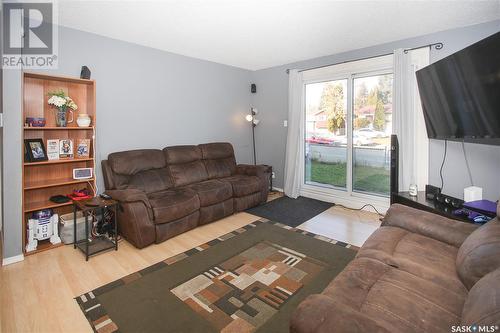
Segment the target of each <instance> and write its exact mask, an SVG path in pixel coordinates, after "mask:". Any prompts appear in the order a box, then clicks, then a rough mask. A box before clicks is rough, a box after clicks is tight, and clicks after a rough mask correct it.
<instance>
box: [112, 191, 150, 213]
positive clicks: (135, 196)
mask: <svg viewBox="0 0 500 333" xmlns="http://www.w3.org/2000/svg"><path fill="white" fill-rule="evenodd" d="M105 193H106V194H107V195H109V196H111V198H113V199H114V200H117V201H120V202H143V203H144V204H145V205H146V207H148V208H151V204H150V203H149V199H148V196H147V195H146V193H144V192H143V191H141V190H138V189H135V188H127V189H123V190H106V191H105Z"/></svg>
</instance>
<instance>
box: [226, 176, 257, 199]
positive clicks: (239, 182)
mask: <svg viewBox="0 0 500 333" xmlns="http://www.w3.org/2000/svg"><path fill="white" fill-rule="evenodd" d="M220 180H221V181H224V182H228V183H230V184H231V186H232V188H233V196H234V197H238V198H239V197H244V196H246V195H249V194H253V193H256V192H260V190H261V189H262V187H261V181H260V179H259V178H258V177H256V176H245V175H235V176H231V177H226V178H221V179H220Z"/></svg>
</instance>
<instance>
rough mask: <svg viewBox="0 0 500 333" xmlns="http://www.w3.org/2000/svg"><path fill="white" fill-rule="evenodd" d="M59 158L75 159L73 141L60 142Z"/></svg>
mask: <svg viewBox="0 0 500 333" xmlns="http://www.w3.org/2000/svg"><path fill="white" fill-rule="evenodd" d="M59 158H73V140H71V139H61V140H59Z"/></svg>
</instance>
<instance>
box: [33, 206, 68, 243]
mask: <svg viewBox="0 0 500 333" xmlns="http://www.w3.org/2000/svg"><path fill="white" fill-rule="evenodd" d="M58 223H59V215H57V214H54V212H53V211H52V209H44V210H39V211H37V212H34V213H33V215H32V216H31V218H30V219H29V220H28V230H27V233H28V244H27V245H26V252H30V251H34V250H36V248H37V246H38V241H41V240H44V239H49V238H50V242H51V243H52V244H58V243H61V239H60V238H59V232H58Z"/></svg>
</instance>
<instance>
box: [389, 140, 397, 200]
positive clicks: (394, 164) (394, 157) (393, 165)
mask: <svg viewBox="0 0 500 333" xmlns="http://www.w3.org/2000/svg"><path fill="white" fill-rule="evenodd" d="M390 182H391V185H390V188H391V204H392V203H393V201H394V200H393V196H394V194H395V193H398V192H399V142H398V136H397V135H396V134H392V135H391V179H390Z"/></svg>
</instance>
